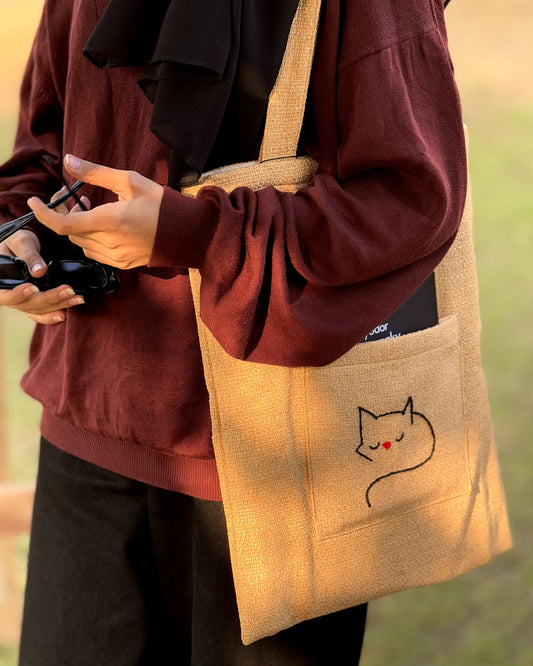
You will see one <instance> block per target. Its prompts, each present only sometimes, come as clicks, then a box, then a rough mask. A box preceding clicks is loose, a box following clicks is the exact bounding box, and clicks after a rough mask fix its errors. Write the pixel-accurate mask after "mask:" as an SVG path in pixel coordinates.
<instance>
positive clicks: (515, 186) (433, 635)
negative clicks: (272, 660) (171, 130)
mask: <svg viewBox="0 0 533 666" xmlns="http://www.w3.org/2000/svg"><path fill="white" fill-rule="evenodd" d="M42 4H43V0H2V4H1V10H2V17H1V18H2V20H1V22H0V161H2V162H3V161H4V160H5V159H7V158H8V156H9V153H10V150H11V147H12V142H13V136H14V131H15V125H16V114H17V107H18V87H19V84H20V79H21V76H22V72H23V67H24V63H25V60H26V57H27V54H28V52H29V49H30V46H31V41H32V37H33V34H34V32H35V28H36V26H37V22H38V19H39V14H40V10H41V7H42ZM446 17H447V24H448V34H449V41H450V50H451V53H452V57H453V60H454V63H455V69H456V75H457V82H458V86H459V90H460V92H461V96H462V100H463V108H464V116H465V122H466V123H467V124H468V126H469V134H470V160H471V176H472V185H473V196H474V215H475V234H476V253H477V258H478V267H479V280H480V298H481V308H482V319H483V357H484V364H485V370H486V375H487V382H488V385H489V393H490V397H491V406H492V411H493V416H494V426H495V430H496V436H497V440H498V444H499V451H500V459H501V466H502V473H503V477H504V482H505V486H506V490H507V498H508V505H509V511H510V515H511V524H512V529H513V535H514V541H515V547H514V549H513V550H512V551H510V552H508V553H506V554H504V555H501V556H500V557H498V558H497V559H496V560H494V561H493V562H491V563H490V564H488V565H487V566H485V567H482V568H480V569H477V570H475V571H473V572H470V573H468V574H465V575H463V576H461V577H460V578H459V579H457V580H455V581H452V582H450V583H445V584H442V585H438V586H434V587H430V588H425V589H420V590H413V591H408V592H403V593H400V594H397V595H393V596H391V597H388V598H386V599H382V600H379V601H376V602H373V603H372V604H371V606H370V613H369V623H368V632H367V637H366V642H365V647H364V653H363V658H362V662H361V663H362V666H384V665H391V666H444V665H446V666H482V665H483V666H485V665H494V666H531V665H532V664H533V630H532V629H531V623H532V620H533V556H532V553H533V518H532V509H531V505H532V501H531V498H532V493H531V488H532V487H533V480H532V475H533V436H532V434H533V424H532V423H531V421H532V411H533V410H532V406H533V400H532V397H533V299H532V297H531V294H532V291H533V289H532V288H533V272H532V269H531V265H532V261H531V252H532V250H533V224H532V221H533V187H532V183H533V161H532V159H531V150H532V149H533V76H532V73H531V70H532V66H533V57H532V56H533V47H532V46H531V37H532V36H533V5H532V4H531V3H530V2H529V0H506V1H505V2H503V1H500V2H496V1H495V0H492V1H491V2H489V1H487V0H452V2H451V4H450V6H449V7H448V9H447V10H446ZM30 335H31V323H30V322H29V320H26V319H25V318H24V317H23V316H19V315H18V314H17V313H13V312H10V311H1V312H0V336H1V341H0V348H1V353H2V357H1V358H2V364H1V365H0V369H1V372H2V376H1V377H0V393H2V392H3V394H4V396H5V401H4V402H5V407H4V414H3V415H2V422H1V423H0V432H2V428H3V432H4V440H5V442H4V445H5V444H7V447H5V448H6V449H7V452H8V458H7V461H5V462H4V463H2V462H1V461H2V454H1V452H0V465H2V464H3V466H4V468H6V469H4V470H3V472H2V469H1V468H0V474H2V473H4V475H6V474H8V477H9V479H10V480H12V481H15V482H17V483H26V482H33V480H34V478H35V472H36V464H37V442H38V437H39V435H38V423H39V409H38V406H37V405H36V404H34V402H33V401H32V400H30V399H29V398H27V397H26V396H24V394H23V393H22V391H21V390H20V389H19V387H18V381H19V377H20V375H21V374H22V372H23V371H24V369H25V366H26V358H27V352H28V343H29V337H30ZM0 446H2V440H1V439H0ZM6 466H7V467H6ZM2 480H5V479H3V478H2V477H1V476H0V481H2ZM7 553H10V555H9V557H11V556H12V559H13V566H11V565H10V566H9V571H8V568H6V564H5V563H6V562H7V561H8V559H9V558H8V559H6V554H7ZM26 554H27V536H25V535H21V536H16V537H13V536H12V537H0V607H1V606H2V603H3V602H4V601H5V600H6V599H7V595H8V592H9V590H8V588H9V586H10V585H12V584H14V585H15V587H16V595H18V596H17V600H16V601H15V602H14V603H12V608H11V610H10V613H12V614H13V617H15V618H16V616H17V613H18V612H19V610H18V609H17V604H18V606H20V600H21V598H22V590H23V586H24V563H25V558H26ZM2 557H3V558H4V559H3V560H2ZM8 574H9V580H8ZM13 581H14V583H13ZM0 617H1V615H0ZM8 633H9V632H7V631H6V632H2V627H0V666H14V665H15V664H16V655H17V648H16V639H13V637H12V636H11V637H9V636H7V634H8ZM3 634H5V635H3ZM72 666H75V665H72ZM273 666H274V665H273ZM332 666H335V665H334V664H332Z"/></svg>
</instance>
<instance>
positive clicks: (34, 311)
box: [0, 207, 84, 324]
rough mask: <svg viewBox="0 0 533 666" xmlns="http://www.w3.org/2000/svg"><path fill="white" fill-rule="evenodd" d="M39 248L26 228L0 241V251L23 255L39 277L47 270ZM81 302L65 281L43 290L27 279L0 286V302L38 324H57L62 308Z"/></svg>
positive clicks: (63, 313)
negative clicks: (8, 285)
mask: <svg viewBox="0 0 533 666" xmlns="http://www.w3.org/2000/svg"><path fill="white" fill-rule="evenodd" d="M61 208H62V207H61ZM58 210H59V209H58ZM40 251H41V245H40V243H39V239H38V238H37V236H36V235H35V234H34V233H33V231H30V230H29V229H21V230H20V231H17V232H16V233H14V234H13V235H12V236H10V237H9V238H8V239H7V240H6V241H5V242H4V243H0V254H7V255H11V256H16V257H20V258H21V259H23V260H24V261H25V262H26V264H27V265H28V268H29V270H30V273H31V274H32V275H33V276H34V277H42V276H43V275H44V274H45V273H46V271H47V266H46V262H45V261H44V259H43V258H42V257H41V255H40ZM83 302H84V300H83V297H82V296H76V295H75V294H74V291H73V290H72V289H71V288H70V287H69V286H68V285H61V286H60V287H57V288H56V289H50V290H49V291H43V292H40V291H39V289H38V288H37V287H36V286H35V285H34V284H28V283H27V284H20V285H18V286H17V287H15V288H14V289H0V305H5V306H7V307H10V308H14V309H15V310H19V311H21V312H24V313H25V314H26V315H27V316H28V317H29V318H30V319H32V320H33V321H35V322H37V323H39V324H58V323H60V322H62V321H65V310H66V309H67V308H71V307H74V306H75V305H80V304H81V303H83Z"/></svg>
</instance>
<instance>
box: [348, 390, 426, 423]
mask: <svg viewBox="0 0 533 666" xmlns="http://www.w3.org/2000/svg"><path fill="white" fill-rule="evenodd" d="M359 409H360V408H359ZM402 414H403V415H404V416H405V414H408V415H409V418H410V419H411V425H413V398H412V397H411V396H409V398H407V402H406V403H405V407H404V408H403V410H402Z"/></svg>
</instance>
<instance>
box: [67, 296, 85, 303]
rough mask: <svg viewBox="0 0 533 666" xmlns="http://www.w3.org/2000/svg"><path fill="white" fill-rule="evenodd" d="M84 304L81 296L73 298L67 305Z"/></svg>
mask: <svg viewBox="0 0 533 666" xmlns="http://www.w3.org/2000/svg"><path fill="white" fill-rule="evenodd" d="M84 303H85V299H84V298H83V296H76V298H73V299H72V300H70V301H69V302H68V304H69V305H83V304H84Z"/></svg>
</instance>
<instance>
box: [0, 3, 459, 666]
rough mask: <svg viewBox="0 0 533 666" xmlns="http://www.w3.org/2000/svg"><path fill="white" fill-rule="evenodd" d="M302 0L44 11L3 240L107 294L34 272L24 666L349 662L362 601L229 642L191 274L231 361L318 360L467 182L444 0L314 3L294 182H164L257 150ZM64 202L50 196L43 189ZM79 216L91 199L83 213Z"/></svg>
mask: <svg viewBox="0 0 533 666" xmlns="http://www.w3.org/2000/svg"><path fill="white" fill-rule="evenodd" d="M296 5H297V2H296V0H277V1H274V0H268V1H267V0H263V1H259V2H254V3H252V2H250V0H232V1H231V2H230V0H227V1H226V2H222V3H221V2H219V1H218V0H201V1H199V2H195V3H190V2H185V1H183V0H167V1H166V2H161V3H156V4H150V3H149V2H148V0H143V1H139V0H136V1H135V2H134V1H133V0H110V1H108V0H91V1H90V2H89V1H88V0H45V3H44V9H43V14H42V19H41V23H40V26H39V28H38V32H37V35H36V38H35V42H34V45H33V49H32V52H31V55H30V58H29V62H28V66H27V70H26V73H25V76H24V80H23V84H22V91H21V106H20V120H19V126H18V131H17V135H16V142H15V148H14V152H13V155H12V157H11V158H10V159H9V160H8V161H7V162H6V163H5V164H4V165H3V166H2V167H1V169H0V211H1V215H2V220H3V221H8V220H10V219H13V218H14V217H16V216H19V215H22V214H23V213H25V212H27V211H28V207H27V206H28V205H29V206H30V208H31V209H32V210H33V211H34V213H35V215H36V218H37V221H36V222H34V223H32V224H31V225H30V226H28V227H26V228H24V229H23V230H21V231H19V232H17V233H16V234H14V235H12V236H11V237H10V238H8V239H7V240H6V241H4V243H3V244H2V246H1V247H0V251H1V252H2V253H3V254H6V255H11V256H18V257H20V258H22V259H23V260H24V261H25V262H26V263H27V265H28V267H29V270H30V271H31V274H32V276H34V277H42V276H43V275H44V274H45V273H46V271H47V262H48V261H49V260H50V259H51V258H55V259H58V258H59V259H63V258H73V259H79V258H83V257H84V256H85V257H88V258H89V259H92V260H96V261H98V262H102V263H104V264H107V265H110V266H112V267H114V268H115V269H116V270H117V273H118V274H119V277H120V281H121V286H120V289H119V290H118V291H117V292H116V293H113V294H100V295H95V296H86V297H84V296H81V295H79V294H76V293H75V292H74V290H73V289H72V288H71V287H72V286H71V285H70V284H69V283H68V281H65V283H64V284H60V285H59V286H56V287H54V288H51V289H47V290H43V289H41V290H39V288H38V287H37V286H36V285H35V284H31V283H29V282H25V283H23V284H20V285H18V286H16V287H15V288H13V289H11V290H3V291H2V292H1V293H0V304H2V305H4V306H7V307H11V308H14V309H16V310H19V311H20V312H21V313H24V314H26V315H27V316H29V317H30V318H31V319H32V320H33V321H35V322H36V324H37V325H36V328H35V332H34V335H33V339H32V343H31V348H30V364H29V369H28V371H27V372H26V373H25V375H24V377H23V380H22V385H23V387H24V389H25V390H26V392H27V393H28V394H29V395H31V396H33V397H34V398H36V399H37V400H38V401H40V402H41V403H42V406H43V414H42V422H41V431H42V440H41V448H40V459H39V471H38V478H37V486H36V496H35V507H34V517H33V524H32V533H31V545H30V554H29V564H28V580H27V586H26V596H25V609H24V620H23V630H22V640H21V649H20V664H21V665H22V666H29V665H35V664H49V665H52V664H54V665H55V666H57V665H58V664H69V665H71V664H72V665H73V664H75V665H76V666H78V665H83V664H89V663H90V664H91V665H93V664H113V665H114V666H119V665H121V664H124V665H128V666H131V665H133V664H166V663H173V664H176V663H179V664H194V665H195V666H199V665H200V664H208V665H213V666H214V665H216V666H221V665H226V666H237V665H246V664H254V665H259V664H268V665H269V666H272V665H274V664H276V665H283V664H295V665H296V664H328V665H329V664H336V665H338V666H341V665H342V664H354V663H358V660H359V655H360V651H361V644H362V638H363V633H364V625H365V614H366V606H364V605H363V606H359V607H356V608H353V609H347V610H344V611H340V612H339V613H336V614H333V615H329V616H326V617H324V618H316V619H312V620H309V621H308V622H304V623H303V624H301V625H297V626H296V627H293V628H291V629H288V630H286V631H283V632H280V633H279V634H277V635H275V636H272V637H268V638H265V639H262V640H260V641H257V642H256V643H253V644H251V645H249V646H243V645H242V643H241V641H240V638H239V622H238V614H237V609H236V604H235V598H234V590H233V586H232V578H231V567H230V563H229V554H228V545H227V539H226V533H225V523H224V513H223V508H222V505H221V502H220V499H221V497H220V488H219V484H218V478H217V470H216V462H215V459H214V455H213V449H212V443H211V429H210V416H209V406H208V395H207V390H206V386H205V381H204V377H203V370H202V362H201V356H200V350H199V343H198V336H197V329H196V323H195V316H194V310H193V305H192V299H191V292H190V285H189V279H188V269H189V268H199V269H200V271H201V274H202V281H203V287H202V318H203V320H204V321H205V322H206V324H207V325H208V327H209V328H210V330H211V332H212V333H213V334H214V335H215V337H216V338H217V339H218V340H219V342H220V343H221V344H222V345H223V347H224V348H225V349H226V351H227V352H228V353H229V354H231V355H232V356H235V357H237V358H240V359H243V360H248V361H254V362H259V363H269V364H277V365H284V366H304V365H315V366H316V365H325V364H327V363H330V362H331V361H333V360H334V359H336V358H338V357H339V356H340V355H342V354H343V353H344V352H345V351H347V349H349V348H350V347H351V346H353V345H354V344H355V343H357V342H358V341H360V340H362V339H363V338H364V337H365V335H366V334H368V333H369V331H371V330H373V329H374V328H375V327H376V326H377V325H379V324H380V323H381V322H382V321H384V320H385V319H386V317H387V316H388V315H389V314H390V313H391V312H393V311H394V310H395V309H396V308H397V307H398V306H399V305H400V304H401V303H402V302H404V301H405V300H406V299H407V298H408V297H409V296H410V294H412V293H413V292H414V291H415V290H416V289H417V287H418V286H419V285H420V284H422V282H424V281H425V279H426V278H427V277H428V276H429V275H430V274H431V273H432V271H433V270H434V268H435V267H436V266H437V265H438V263H439V262H440V261H441V259H442V258H443V257H444V256H445V254H446V252H447V250H448V249H449V247H450V245H451V243H452V242H453V239H454V237H455V234H456V232H457V229H458V225H459V223H460V219H461V215H462V209H463V205H464V200H465V196H466V181H467V176H466V156H465V145H464V136H463V126H462V118H461V108H460V101H459V98H458V93H457V89H456V85H455V82H454V75H453V68H452V64H451V60H450V55H449V52H448V47H447V39H446V29H445V23H444V16H443V6H442V0H422V1H421V0H407V2H402V3H399V2H397V1H396V0H379V2H377V1H375V2H374V1H372V0H365V1H364V2H357V3H354V2H346V3H345V2H341V1H340V0H324V1H323V5H322V13H321V18H320V25H319V31H318V38H317V45H316V52H315V57H314V61H313V69H312V76H311V84H310V91H309V97H308V104H307V110H306V116H305V121H304V126H303V129H302V135H301V142H300V148H301V152H302V153H307V154H310V155H311V156H312V157H314V159H315V160H316V161H317V163H318V173H317V175H316V176H315V177H314V179H313V182H312V184H311V185H310V186H309V187H305V188H303V189H302V190H300V191H299V192H298V193H297V194H295V195H290V194H287V193H283V192H280V191H277V190H275V189H274V188H272V187H267V188H264V189H262V190H259V191H257V192H253V191H251V190H249V189H248V188H245V187H241V188H237V189H235V190H234V191H233V192H230V193H226V192H224V191H222V190H221V189H219V188H214V187H206V188H204V189H202V190H201V191H200V193H199V195H198V197H197V199H192V198H190V197H186V196H184V195H183V194H182V193H181V192H180V187H181V186H182V185H183V183H186V182H190V180H191V178H193V179H194V175H195V174H198V173H201V172H204V171H205V170H208V169H211V168H214V167H217V166H220V165H224V164H231V163H235V162H239V161H247V160H250V159H255V158H256V157H257V154H258V147H259V144H260V139H261V132H262V128H263V123H264V114H265V109H266V104H267V101H268V94H269V92H270V90H271V88H272V85H273V83H274V81H275V77H276V75H277V71H278V70H279V66H280V62H281V58H282V55H283V52H284V48H285V44H286V39H287V34H288V30H289V27H290V24H291V21H292V18H293V16H294V12H295V10H296ZM45 158H46V159H48V161H49V162H50V161H51V163H52V164H53V165H54V166H55V167H56V168H57V169H61V168H62V167H64V169H63V178H65V179H66V180H68V182H70V183H72V182H73V180H75V179H80V180H82V181H84V182H85V183H86V184H87V185H86V186H85V188H84V190H83V196H82V198H81V204H82V206H81V207H80V205H79V204H76V205H75V206H73V207H70V208H69V207H68V206H67V205H63V206H61V207H60V208H58V209H57V210H55V211H53V210H50V209H49V208H47V207H46V205H45V204H44V201H46V200H48V199H49V198H50V197H51V196H52V195H53V193H54V192H55V191H56V190H57V189H58V187H59V185H58V180H57V178H56V177H55V176H54V175H53V173H51V169H50V168H49V167H48V166H47V163H46V159H45ZM83 208H85V209H86V210H83Z"/></svg>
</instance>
